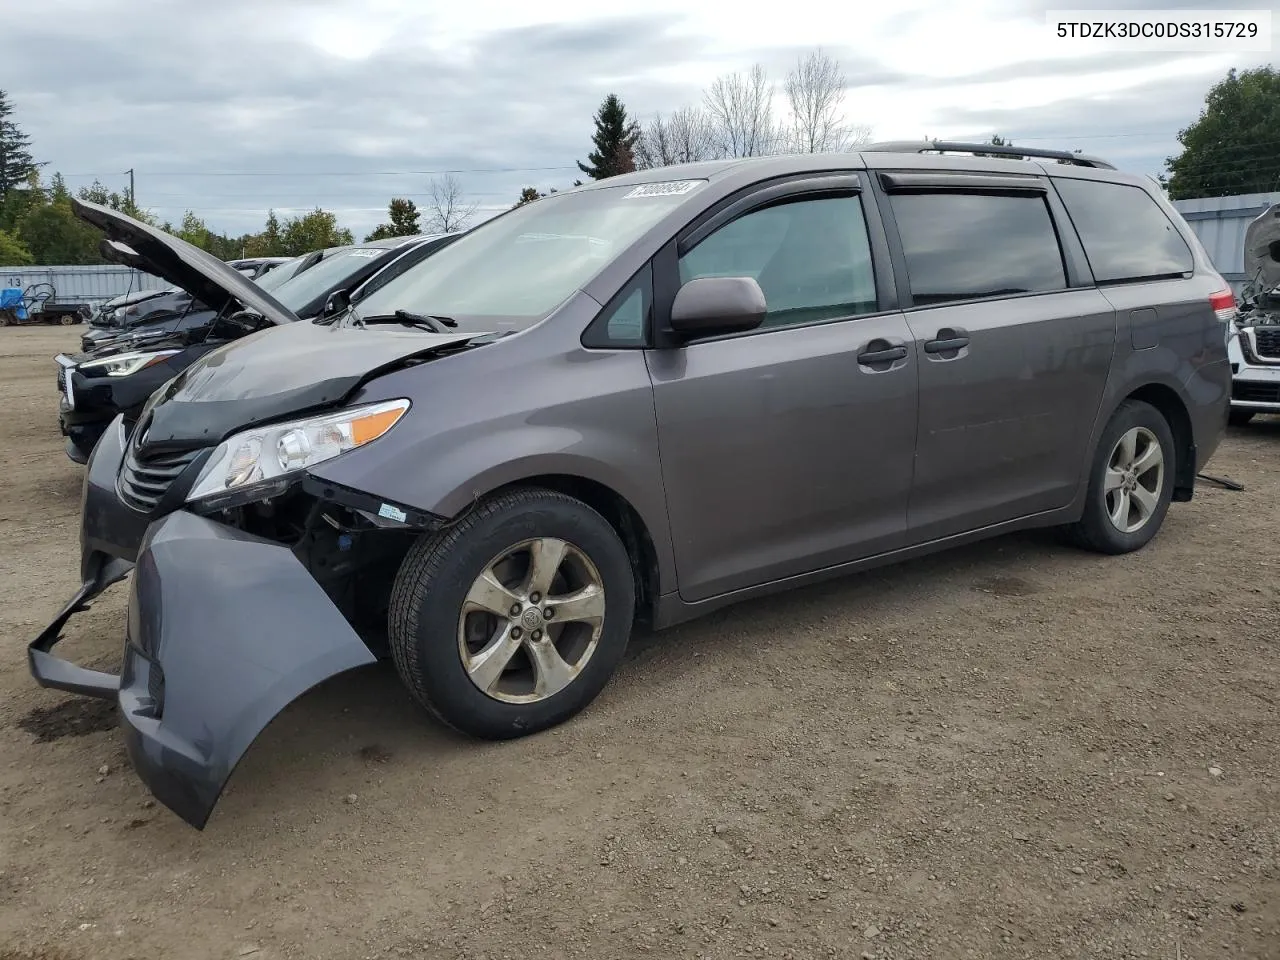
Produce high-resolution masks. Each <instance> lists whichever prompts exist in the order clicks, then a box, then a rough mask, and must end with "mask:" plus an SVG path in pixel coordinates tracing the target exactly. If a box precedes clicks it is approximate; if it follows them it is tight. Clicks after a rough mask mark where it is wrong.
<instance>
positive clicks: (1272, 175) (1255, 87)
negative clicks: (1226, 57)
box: [1162, 66, 1280, 200]
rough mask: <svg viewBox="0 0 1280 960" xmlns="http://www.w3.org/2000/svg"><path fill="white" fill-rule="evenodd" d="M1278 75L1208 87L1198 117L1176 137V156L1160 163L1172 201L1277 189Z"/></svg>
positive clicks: (1245, 76)
mask: <svg viewBox="0 0 1280 960" xmlns="http://www.w3.org/2000/svg"><path fill="white" fill-rule="evenodd" d="M1277 131H1280V72H1277V71H1276V70H1275V68H1273V67H1271V66H1266V67H1258V68H1257V69H1255V70H1245V71H1243V72H1237V71H1236V70H1235V69H1234V68H1233V69H1232V70H1230V71H1229V72H1228V73H1227V76H1226V78H1225V79H1223V80H1221V81H1220V82H1218V83H1216V84H1214V86H1213V87H1212V88H1211V89H1210V90H1209V93H1208V95H1207V96H1206V97H1205V105H1204V108H1203V109H1202V110H1201V112H1200V116H1199V118H1197V119H1196V121H1195V122H1194V123H1192V124H1191V125H1190V126H1188V127H1187V128H1186V129H1184V130H1182V131H1180V132H1179V133H1178V140H1179V142H1181V144H1182V153H1180V154H1179V155H1178V156H1176V157H1170V158H1169V159H1168V160H1166V161H1165V166H1166V175H1165V176H1164V177H1162V182H1163V183H1164V185H1165V187H1166V188H1167V189H1168V191H1169V197H1170V198H1171V199H1173V200H1182V199H1186V198H1189V197H1223V196H1231V195H1234V194H1241V193H1270V192H1272V191H1275V190H1280V149H1277V143H1276V141H1277V139H1280V133H1277Z"/></svg>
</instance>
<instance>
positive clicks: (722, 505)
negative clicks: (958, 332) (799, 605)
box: [647, 191, 918, 602]
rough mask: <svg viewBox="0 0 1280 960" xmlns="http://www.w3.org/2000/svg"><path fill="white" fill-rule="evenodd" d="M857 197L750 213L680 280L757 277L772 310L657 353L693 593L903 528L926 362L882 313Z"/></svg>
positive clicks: (664, 440) (677, 545) (715, 237)
mask: <svg viewBox="0 0 1280 960" xmlns="http://www.w3.org/2000/svg"><path fill="white" fill-rule="evenodd" d="M868 202H871V201H870V198H868ZM862 203H863V200H862V197H861V196H859V195H858V194H857V193H856V192H849V193H847V194H845V195H841V196H832V195H815V194H806V193H804V192H803V191H801V192H798V193H797V195H795V196H792V197H789V198H786V199H785V200H784V201H783V202H778V201H777V199H776V197H775V198H773V199H772V200H771V201H770V203H769V205H768V206H765V207H762V208H756V209H751V208H750V207H748V208H746V209H745V211H744V212H743V214H742V215H741V216H739V217H737V218H736V219H733V220H731V221H730V222H728V223H727V224H724V225H723V226H721V227H720V228H719V229H717V230H715V231H714V232H712V233H710V234H709V235H707V236H706V237H705V238H704V239H702V240H700V241H699V242H697V244H696V245H695V246H693V247H692V249H689V250H687V251H686V252H685V253H684V254H683V255H682V256H681V257H680V259H679V278H678V280H677V279H675V278H669V279H670V281H671V282H670V285H671V287H674V286H676V285H677V284H678V283H680V282H685V281H688V280H691V279H695V278H698V277H707V276H751V277H754V278H755V279H756V280H757V281H758V282H759V283H760V286H761V288H762V289H763V291H764V294H765V298H766V301H767V304H768V308H769V313H768V316H767V317H766V319H765V321H764V323H763V324H762V325H761V327H760V328H759V329H757V330H755V331H752V332H750V333H747V334H738V335H732V336H724V337H719V338H716V339H712V340H708V341H706V342H695V343H691V344H687V345H684V346H681V347H676V348H673V349H661V350H651V351H649V352H648V354H647V358H648V362H649V370H650V375H651V377H652V380H653V388H654V402H655V406H656V411H657V419H658V443H659V450H660V454H661V458H662V476H663V481H664V484H665V487H666V496H667V503H668V509H669V514H670V520H671V533H672V542H673V544H674V550H675V561H676V570H677V574H678V578H679V589H680V594H681V597H682V598H683V599H684V600H686V601H690V602H695V601H698V600H704V599H707V598H709V597H713V596H717V595H720V594H724V593H728V592H731V591H734V590H739V589H742V588H746V587H751V586H754V585H757V584H762V583H766V582H770V581H774V580H779V579H783V578H786V577H791V576H795V575H798V574H803V573H806V572H809V571H812V570H817V569H820V568H822V567H826V566H830V565H833V564H838V563H842V562H845V561H849V560H852V559H855V558H858V557H862V556H868V555H871V554H874V553H879V552H881V551H885V550H890V549H893V548H895V547H897V546H900V545H901V544H902V542H903V540H904V538H905V534H906V520H907V496H908V491H909V490H910V485H911V472H912V458H913V456H914V453H915V432H916V368H917V366H918V364H917V360H916V356H915V352H914V348H913V345H912V343H911V331H910V330H909V329H908V327H907V324H906V321H905V320H904V319H903V316H902V314H901V313H898V312H888V311H882V310H881V306H882V304H881V302H880V301H879V300H878V296H877V290H876V282H875V271H874V270H873V268H872V256H871V244H870V243H869V232H868V227H867V220H866V219H865V218H864V210H863V206H862ZM875 222H877V223H878V221H875ZM657 279H658V278H655V280H657Z"/></svg>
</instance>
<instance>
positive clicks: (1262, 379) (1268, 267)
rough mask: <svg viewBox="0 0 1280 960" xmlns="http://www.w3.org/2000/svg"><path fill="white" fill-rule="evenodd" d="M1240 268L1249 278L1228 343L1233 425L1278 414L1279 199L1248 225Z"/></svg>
mask: <svg viewBox="0 0 1280 960" xmlns="http://www.w3.org/2000/svg"><path fill="white" fill-rule="evenodd" d="M1244 269H1245V275H1246V276H1248V277H1249V278H1250V282H1249V286H1248V287H1246V289H1245V293H1244V296H1243V298H1242V299H1243V303H1242V304H1241V306H1240V308H1239V310H1238V312H1237V315H1236V319H1235V324H1234V328H1233V330H1232V332H1231V339H1230V341H1229V342H1228V343H1227V355H1228V357H1229V358H1230V360H1231V413H1230V418H1231V422H1232V423H1233V424H1235V425H1237V426H1240V425H1243V424H1246V423H1248V422H1249V421H1250V420H1252V419H1253V418H1254V416H1255V415H1257V414H1259V413H1273V414H1280V203H1277V204H1273V205H1272V206H1271V207H1270V208H1268V209H1267V211H1266V212H1265V213H1263V214H1262V215H1261V216H1259V217H1258V218H1257V219H1256V220H1254V221H1253V223H1251V224H1249V229H1248V231H1247V232H1246V233H1245V245H1244Z"/></svg>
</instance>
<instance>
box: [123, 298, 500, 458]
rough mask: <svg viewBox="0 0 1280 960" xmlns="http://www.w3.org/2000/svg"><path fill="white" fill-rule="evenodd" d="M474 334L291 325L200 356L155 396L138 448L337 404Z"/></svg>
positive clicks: (212, 436)
mask: <svg viewBox="0 0 1280 960" xmlns="http://www.w3.org/2000/svg"><path fill="white" fill-rule="evenodd" d="M480 336H484V334H481V333H421V332H417V331H404V330H399V329H392V330H385V329H380V328H377V327H368V328H359V327H334V326H327V325H320V324H315V323H293V324H289V325H288V326H285V327H277V328H274V329H269V330H262V331H259V332H257V333H254V334H250V335H249V336H247V337H244V338H242V339H239V340H234V341H232V342H231V343H228V344H226V345H225V346H222V347H219V348H218V349H216V350H213V351H211V352H210V353H207V354H205V355H204V356H203V357H201V358H200V359H199V360H197V361H196V362H195V363H193V364H192V365H191V366H190V367H188V368H187V369H186V370H184V371H183V372H182V373H181V374H179V375H178V376H176V377H174V378H173V380H171V381H169V383H168V384H167V385H166V386H165V387H164V389H162V390H160V391H157V393H156V394H155V395H154V396H153V397H152V399H151V401H150V402H149V403H148V407H147V409H145V410H144V411H143V414H142V416H143V418H144V419H145V418H146V417H147V416H148V415H150V417H151V419H150V422H149V424H148V426H147V434H146V443H147V445H148V446H152V445H166V446H172V447H175V448H177V447H187V448H189V447H196V446H212V445H213V444H215V443H217V442H219V441H220V440H223V439H224V438H226V437H227V436H228V435H230V434H232V433H234V432H235V431H237V430H242V429H244V428H245V427H249V426H252V425H253V424H256V423H262V422H265V421H268V420H278V419H281V418H283V417H287V416H290V415H293V414H301V413H304V412H308V411H314V410H318V409H321V408H324V407H331V406H335V405H337V404H340V403H341V402H342V401H343V400H345V399H346V398H347V397H348V396H350V395H351V393H352V392H353V391H355V389H356V388H357V387H358V386H360V384H362V383H364V382H365V381H367V380H369V379H372V378H373V377H376V376H378V375H379V374H381V373H385V372H386V371H388V370H392V369H394V368H395V367H398V366H400V365H402V364H404V363H406V362H409V361H413V360H427V359H430V358H432V357H433V356H435V355H438V354H439V353H440V352H442V351H443V350H445V349H447V348H450V347H458V346H460V345H462V344H464V343H466V342H467V341H468V340H472V339H475V338H476V337H480Z"/></svg>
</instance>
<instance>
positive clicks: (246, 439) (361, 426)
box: [187, 400, 409, 506]
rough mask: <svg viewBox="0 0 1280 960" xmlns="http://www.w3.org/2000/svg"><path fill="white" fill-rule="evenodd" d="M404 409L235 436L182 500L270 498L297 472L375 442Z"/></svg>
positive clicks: (405, 404)
mask: <svg viewBox="0 0 1280 960" xmlns="http://www.w3.org/2000/svg"><path fill="white" fill-rule="evenodd" d="M408 409H409V401H408V400H388V401H386V402H385V403H375V404H369V405H368V406H363V407H350V408H348V409H346V410H339V411H338V412H337V413H330V414H326V415H325V416H322V417H311V418H309V419H306V420H293V421H290V422H289V423H275V424H271V425H270V426H266V427H255V428H254V429H252V430H245V431H243V432H241V433H237V434H236V435H235V436H232V437H228V438H227V439H226V440H224V441H222V443H220V444H218V446H217V448H216V449H215V450H214V451H213V455H212V456H210V457H209V462H208V463H207V464H206V465H205V468H204V469H203V470H201V471H200V476H199V477H198V478H197V479H196V482H195V485H194V486H193V487H192V488H191V492H190V493H189V494H187V501H188V502H191V501H194V500H201V501H203V502H204V504H205V505H206V506H215V505H218V504H220V503H222V502H223V501H224V500H225V501H226V502H227V503H228V505H229V504H230V503H231V502H246V501H247V500H248V499H259V498H264V499H265V498H267V497H271V496H275V495H276V494H277V493H279V492H281V491H283V490H284V489H285V488H287V487H288V485H289V484H290V483H291V482H292V481H293V478H294V475H295V474H297V473H299V472H300V471H302V470H305V469H307V468H308V467H312V466H315V465H316V464H317V463H323V462H324V461H325V460H331V459H332V458H334V457H336V456H338V455H339V454H341V453H346V452H347V451H348V450H354V449H355V448H356V447H362V446H364V445H365V444H366V443H370V442H372V441H374V440H377V439H378V438H379V437H380V436H382V435H383V434H384V433H386V432H387V431H388V430H390V429H391V428H392V427H393V426H395V425H396V422H397V421H399V419H400V418H401V417H402V416H404V412H405V411H406V410H408Z"/></svg>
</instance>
